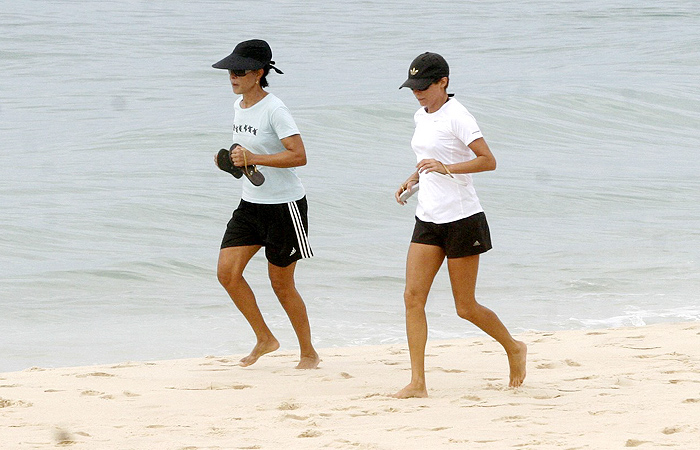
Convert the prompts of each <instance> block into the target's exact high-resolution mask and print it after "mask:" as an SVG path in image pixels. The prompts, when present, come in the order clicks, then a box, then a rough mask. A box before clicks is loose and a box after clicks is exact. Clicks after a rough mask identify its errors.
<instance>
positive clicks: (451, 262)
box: [447, 255, 479, 309]
mask: <svg viewBox="0 0 700 450" xmlns="http://www.w3.org/2000/svg"><path fill="white" fill-rule="evenodd" d="M447 270H448V272H449V274H450V284H451V285H452V294H453V295H454V299H455V305H457V306H458V307H459V306H460V305H463V306H468V305H469V304H470V303H473V302H475V301H476V297H475V293H476V277H477V274H478V273H479V255H471V256H464V257H462V258H448V259H447ZM458 309H459V308H458Z"/></svg>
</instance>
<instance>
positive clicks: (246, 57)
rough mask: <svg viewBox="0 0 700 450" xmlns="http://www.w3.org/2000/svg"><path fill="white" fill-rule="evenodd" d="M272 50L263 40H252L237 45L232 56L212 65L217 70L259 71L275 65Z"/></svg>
mask: <svg viewBox="0 0 700 450" xmlns="http://www.w3.org/2000/svg"><path fill="white" fill-rule="evenodd" d="M274 63H275V62H274V61H272V49H271V48H270V46H269V45H268V43H267V42H265V41H263V40H262V39H251V40H249V41H243V42H241V43H240V44H238V45H236V48H234V49H233V52H231V54H230V55H228V56H227V57H226V58H224V59H222V60H221V61H219V62H217V63H215V64H212V67H213V68H215V69H228V70H258V69H264V68H265V66H267V65H271V64H274Z"/></svg>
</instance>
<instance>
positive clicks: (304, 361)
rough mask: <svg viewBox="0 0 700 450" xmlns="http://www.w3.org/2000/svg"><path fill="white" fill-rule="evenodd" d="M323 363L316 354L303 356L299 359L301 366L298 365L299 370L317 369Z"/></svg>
mask: <svg viewBox="0 0 700 450" xmlns="http://www.w3.org/2000/svg"><path fill="white" fill-rule="evenodd" d="M320 362H321V358H319V357H318V354H317V353H316V352H314V354H313V355H310V356H302V357H301V358H299V364H297V367H296V368H297V369H315V368H317V367H318V364H319V363H320Z"/></svg>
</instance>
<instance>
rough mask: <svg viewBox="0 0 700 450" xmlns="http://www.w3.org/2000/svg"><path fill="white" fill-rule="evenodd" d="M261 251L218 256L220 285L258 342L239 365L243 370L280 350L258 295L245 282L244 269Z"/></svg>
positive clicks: (254, 248)
mask: <svg viewBox="0 0 700 450" xmlns="http://www.w3.org/2000/svg"><path fill="white" fill-rule="evenodd" d="M258 250H260V246H258V245H255V246H245V247H228V248H223V249H221V251H220V252H219V264H218V268H217V275H218V278H219V282H220V283H221V285H222V286H223V287H224V288H225V289H226V292H228V295H229V296H230V297H231V300H233V303H234V304H235V305H236V306H237V307H238V309H239V310H240V311H241V313H242V314H243V317H245V319H246V320H247V321H248V323H249V324H250V326H251V328H252V329H253V332H254V333H255V337H256V339H257V342H256V344H255V347H254V348H253V350H252V351H251V352H250V354H249V355H248V356H246V357H244V358H242V359H241V362H240V365H241V366H244V367H245V366H249V365H251V364H253V363H255V362H256V361H257V360H258V358H260V357H261V356H262V355H264V354H266V353H270V352H274V351H275V350H277V349H278V348H279V346H280V344H279V342H278V341H277V339H276V338H275V336H274V335H273V334H272V332H271V331H270V329H269V328H268V327H267V324H266V323H265V319H263V316H262V314H261V313H260V309H259V308H258V304H257V302H256V301H255V294H253V291H252V289H250V286H249V285H248V282H246V280H245V278H243V271H244V270H245V267H246V266H247V265H248V262H249V261H250V259H251V258H252V257H253V255H255V253H256V252H257V251H258Z"/></svg>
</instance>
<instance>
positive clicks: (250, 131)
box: [233, 125, 258, 136]
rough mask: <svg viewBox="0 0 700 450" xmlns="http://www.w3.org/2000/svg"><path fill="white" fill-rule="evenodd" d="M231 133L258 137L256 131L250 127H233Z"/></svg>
mask: <svg viewBox="0 0 700 450" xmlns="http://www.w3.org/2000/svg"><path fill="white" fill-rule="evenodd" d="M233 132H234V133H248V134H252V135H253V136H257V135H258V129H257V128H253V127H251V126H250V125H234V126H233Z"/></svg>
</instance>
